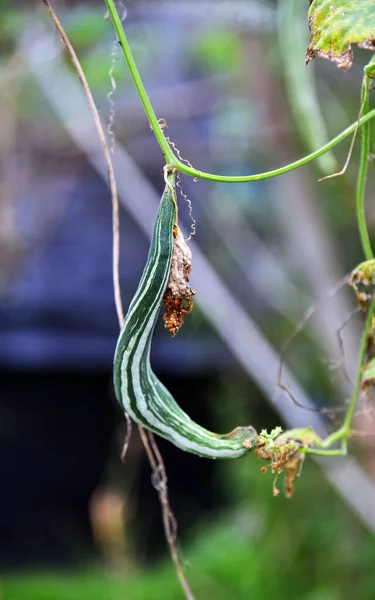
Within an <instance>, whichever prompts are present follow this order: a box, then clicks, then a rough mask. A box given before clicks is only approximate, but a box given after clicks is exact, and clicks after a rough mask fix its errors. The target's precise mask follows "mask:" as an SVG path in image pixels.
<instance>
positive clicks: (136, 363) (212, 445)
mask: <svg viewBox="0 0 375 600" xmlns="http://www.w3.org/2000/svg"><path fill="white" fill-rule="evenodd" d="M171 182H172V183H171ZM175 227H176V204H175V196H174V177H173V176H171V175H170V176H169V180H168V184H167V185H166V187H165V190H164V193H163V196H162V199H161V202H160V206H159V210H158V213H157V216H156V221H155V227H154V232H153V236H152V240H151V244H150V249H149V254H148V258H147V262H146V266H145V269H144V271H143V275H142V277H141V280H140V282H139V285H138V289H137V291H136V293H135V295H134V298H133V300H132V302H131V304H130V306H129V310H128V313H127V315H126V317H125V321H124V324H123V327H122V329H121V332H120V335H119V338H118V342H117V346H116V351H115V357H114V386H115V392H116V396H117V399H118V401H119V403H120V405H121V406H122V408H123V409H124V411H125V412H126V413H127V414H128V415H129V416H130V417H131V418H132V419H133V420H134V421H136V422H137V423H138V424H140V425H142V426H143V427H145V428H146V429H149V430H151V431H153V432H154V433H156V434H158V435H160V436H161V437H163V438H166V439H167V440H169V441H170V442H172V443H173V444H175V445H176V446H178V447H179V448H181V449H182V450H186V451H187V452H192V453H194V454H198V455H199V456H203V457H206V458H238V457H240V456H244V455H245V454H247V453H248V452H249V450H251V449H252V447H254V446H255V436H256V432H255V430H254V428H253V427H251V426H248V427H237V428H236V429H234V430H233V431H232V432H230V433H228V434H225V435H220V434H217V433H212V432H211V431H208V430H207V429H204V428H203V427H201V426H200V425H198V424H197V423H195V422H194V421H193V420H192V419H191V418H190V417H189V416H188V415H187V414H186V413H185V412H184V411H183V410H182V409H181V408H180V407H179V405H178V404H177V402H176V401H175V400H174V398H173V397H172V395H171V394H170V392H169V391H168V390H167V389H166V387H165V386H164V385H163V384H162V383H161V382H160V381H159V379H158V378H157V377H156V375H155V374H154V372H153V371H152V368H151V364H150V347H151V341H152V336H153V332H154V328H155V324H156V322H157V318H158V315H159V311H160V307H161V303H162V301H163V296H164V293H165V290H166V288H167V284H168V278H169V274H170V270H171V261H172V252H173V246H174V228H175ZM253 440H254V441H253Z"/></svg>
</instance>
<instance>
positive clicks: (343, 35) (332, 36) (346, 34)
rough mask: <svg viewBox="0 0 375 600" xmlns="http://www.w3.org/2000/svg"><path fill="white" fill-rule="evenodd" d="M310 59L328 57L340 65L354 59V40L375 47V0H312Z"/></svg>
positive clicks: (308, 59) (350, 63) (345, 64)
mask: <svg viewBox="0 0 375 600" xmlns="http://www.w3.org/2000/svg"><path fill="white" fill-rule="evenodd" d="M309 27H310V31H311V37H310V45H309V47H308V49H307V53H306V62H307V63H308V62H310V60H312V59H313V58H315V57H316V56H320V57H321V58H328V59H329V60H332V61H334V62H336V63H337V66H338V67H339V68H340V69H349V68H350V67H351V66H352V62H353V52H352V44H356V45H357V46H359V48H365V49H366V50H372V51H375V2H374V0H310V8H309Z"/></svg>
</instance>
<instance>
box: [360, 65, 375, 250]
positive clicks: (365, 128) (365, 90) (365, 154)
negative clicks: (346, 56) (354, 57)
mask: <svg viewBox="0 0 375 600" xmlns="http://www.w3.org/2000/svg"><path fill="white" fill-rule="evenodd" d="M374 71H375V56H373V57H372V58H371V60H370V62H369V63H368V65H366V66H365V68H364V77H363V83H362V92H361V102H362V106H363V115H364V116H366V115H368V114H369V106H370V102H369V90H370V83H371V80H372V76H373V75H374ZM369 154H370V123H369V121H366V122H365V123H364V124H363V125H362V142H361V157H360V164H359V172H358V181H357V199H356V210H357V222H358V229H359V235H360V238H361V243H362V248H363V252H364V255H365V257H366V260H371V259H373V258H374V255H373V252H372V248H371V242H370V237H369V233H368V229H367V223H366V215H365V186H366V177H367V171H368V160H369Z"/></svg>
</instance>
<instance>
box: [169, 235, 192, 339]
mask: <svg viewBox="0 0 375 600" xmlns="http://www.w3.org/2000/svg"><path fill="white" fill-rule="evenodd" d="M173 235H174V246H173V254H172V262H171V272H170V274H169V280H168V285H167V289H166V291H165V294H164V305H165V315H164V317H163V319H164V323H165V327H166V328H167V329H168V331H170V333H171V335H172V337H174V336H175V335H176V333H177V332H178V330H179V329H180V327H182V325H183V324H184V317H185V315H187V314H188V313H190V312H191V311H192V310H193V297H194V296H195V291H194V290H193V289H192V288H191V287H190V285H189V276H190V271H191V261H192V254H191V250H190V248H189V246H188V245H187V243H186V242H185V240H184V236H183V235H182V233H181V230H180V228H179V227H178V225H176V226H175V228H174V231H173Z"/></svg>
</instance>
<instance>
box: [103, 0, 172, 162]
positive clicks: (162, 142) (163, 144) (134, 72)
mask: <svg viewBox="0 0 375 600" xmlns="http://www.w3.org/2000/svg"><path fill="white" fill-rule="evenodd" d="M105 3H106V5H107V8H108V11H109V14H110V16H111V19H112V23H113V26H114V28H115V30H116V33H117V37H118V39H119V42H120V45H121V48H122V51H123V53H124V57H125V60H126V62H127V64H128V67H129V71H130V74H131V76H132V79H133V82H134V85H135V87H136V88H137V92H138V95H139V98H140V100H141V102H142V106H143V108H144V111H145V113H146V115H147V118H148V120H149V122H150V125H151V128H152V131H153V132H154V135H155V137H156V139H157V141H158V144H159V146H160V148H161V151H162V152H163V154H164V157H165V161H166V163H167V164H168V165H170V166H171V167H174V166H177V164H176V163H177V159H176V158H175V156H174V154H173V152H172V150H171V148H170V146H169V144H168V142H167V140H166V139H165V136H164V134H163V131H162V129H161V127H160V125H159V122H158V120H157V118H156V115H155V113H154V109H153V108H152V106H151V102H150V100H149V97H148V95H147V92H146V90H145V87H144V85H143V82H142V79H141V76H140V74H139V72H138V69H137V65H136V64H135V61H134V58H133V55H132V53H131V50H130V46H129V43H128V40H127V38H126V35H125V32H124V29H123V27H122V24H121V20H120V17H119V15H118V12H117V10H116V7H115V5H114V2H113V0H105Z"/></svg>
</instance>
